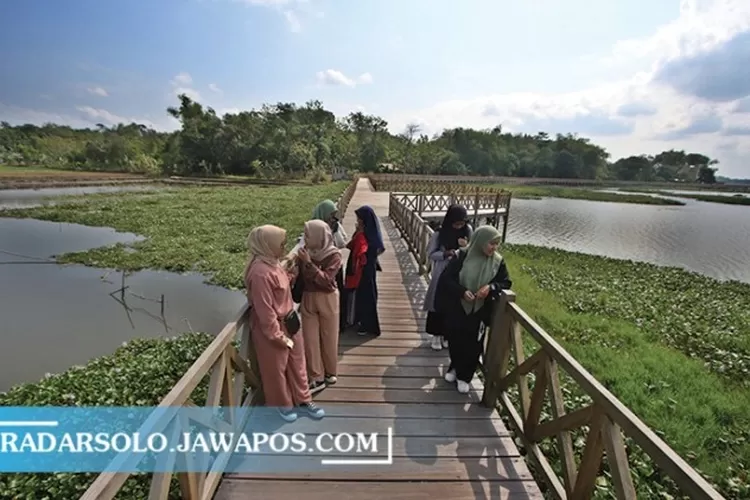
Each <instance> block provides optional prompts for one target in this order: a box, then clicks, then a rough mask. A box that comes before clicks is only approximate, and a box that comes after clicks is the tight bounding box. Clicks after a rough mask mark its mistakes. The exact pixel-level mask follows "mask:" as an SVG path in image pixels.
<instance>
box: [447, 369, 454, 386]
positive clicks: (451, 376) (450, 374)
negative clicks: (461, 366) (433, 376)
mask: <svg viewBox="0 0 750 500" xmlns="http://www.w3.org/2000/svg"><path fill="white" fill-rule="evenodd" d="M445 381H446V382H448V383H450V384H452V383H453V382H455V381H456V372H455V370H451V371H449V372H447V373H446V374H445Z"/></svg>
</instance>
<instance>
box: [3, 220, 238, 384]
mask: <svg viewBox="0 0 750 500" xmlns="http://www.w3.org/2000/svg"><path fill="white" fill-rule="evenodd" d="M134 240H136V237H135V235H132V234H123V233H116V232H115V231H114V230H112V229H106V228H89V227H84V226H79V225H75V224H59V223H52V222H41V221H35V220H17V219H7V218H0V251H1V252H0V318H1V319H2V321H1V322H0V328H2V329H1V330H0V334H1V335H2V346H3V348H2V350H0V391H2V390H7V389H8V388H10V387H11V386H13V385H15V384H18V383H22V382H33V381H36V380H39V379H40V378H41V377H43V376H44V374H45V373H46V372H50V373H56V372H61V371H64V370H66V369H68V368H69V367H71V366H73V365H76V364H85V363H86V362H87V361H89V360H90V359H92V358H95V357H98V356H102V355H105V354H109V353H111V352H112V351H114V350H115V349H116V348H117V347H118V346H120V345H121V344H122V343H123V342H124V341H127V340H130V339H132V338H136V337H157V336H164V335H169V336H172V335H176V334H179V333H181V332H184V331H189V330H190V329H191V328H192V329H193V330H195V331H205V332H211V333H216V332H218V331H220V330H221V328H223V326H224V325H225V324H226V323H227V322H228V321H229V320H230V319H231V318H232V316H233V315H234V314H235V313H236V312H237V311H238V310H239V308H240V307H241V306H242V304H243V303H244V301H245V298H244V296H243V294H242V293H240V292H231V291H229V290H225V289H223V288H220V287H212V286H208V285H205V284H203V283H202V281H203V278H202V277H201V276H197V275H186V276H182V275H177V274H174V273H166V272H155V271H146V272H139V273H135V274H133V275H130V276H127V277H126V279H125V284H126V286H128V288H127V290H126V291H125V294H124V302H125V304H126V305H127V306H128V308H127V309H126V308H125V307H124V306H123V304H122V303H121V302H120V300H121V294H120V293H119V292H118V290H119V289H120V288H121V287H122V285H121V280H122V278H121V274H120V273H117V272H112V273H108V271H107V270H102V269H95V268H87V267H84V266H77V265H73V266H58V265H56V264H45V263H43V260H44V259H48V258H49V257H50V256H51V255H52V254H61V253H65V252H71V251H81V250H85V249H87V248H91V247H99V246H103V245H110V244H113V243H118V242H119V243H127V242H132V241H134ZM3 262H5V263H9V262H14V263H13V264H3ZM18 262H26V264H21V263H18ZM113 292H116V293H113ZM110 294H111V295H110ZM162 294H163V295H164V301H165V307H164V315H163V317H162V314H161V304H160V300H161V296H162Z"/></svg>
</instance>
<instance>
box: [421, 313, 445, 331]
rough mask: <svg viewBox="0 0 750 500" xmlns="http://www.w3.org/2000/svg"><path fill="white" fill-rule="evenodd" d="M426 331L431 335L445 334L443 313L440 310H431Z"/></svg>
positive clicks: (426, 323)
mask: <svg viewBox="0 0 750 500" xmlns="http://www.w3.org/2000/svg"><path fill="white" fill-rule="evenodd" d="M425 331H426V332H427V333H428V334H430V335H436V336H444V335H445V327H444V325H443V315H442V314H440V313H439V312H433V311H429V312H428V313H427V321H425Z"/></svg>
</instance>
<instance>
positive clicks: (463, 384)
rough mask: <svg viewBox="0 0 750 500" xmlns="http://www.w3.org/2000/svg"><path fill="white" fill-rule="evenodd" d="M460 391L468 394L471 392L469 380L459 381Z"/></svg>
mask: <svg viewBox="0 0 750 500" xmlns="http://www.w3.org/2000/svg"><path fill="white" fill-rule="evenodd" d="M457 385H458V392H460V393H461V394H466V393H467V392H469V384H468V383H467V382H464V381H463V380H459V381H458V384H457Z"/></svg>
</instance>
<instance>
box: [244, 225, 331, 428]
mask: <svg viewBox="0 0 750 500" xmlns="http://www.w3.org/2000/svg"><path fill="white" fill-rule="evenodd" d="M247 246H248V250H249V256H248V263H247V267H246V268H245V289H246V291H247V300H248V303H249V305H250V336H251V339H252V342H253V345H254V346H255V350H256V352H257V355H258V365H259V368H260V379H261V383H262V384H263V394H264V395H265V399H266V406H272V407H276V408H278V411H279V413H280V415H281V417H282V418H283V419H284V420H286V421H287V422H293V421H295V420H296V419H297V416H298V412H304V413H306V414H307V415H309V416H310V417H312V418H315V419H321V418H323V416H324V415H325V413H324V412H323V410H322V409H321V408H319V407H318V406H317V405H315V403H314V402H313V401H312V396H311V395H310V388H309V386H308V382H307V366H306V364H305V346H304V340H303V337H302V335H300V334H296V335H294V337H293V338H292V337H291V336H290V335H289V334H288V332H287V331H286V328H285V326H284V321H283V318H285V317H286V316H287V315H288V314H289V313H290V312H291V311H292V310H293V309H294V303H293V302H292V295H291V286H290V281H292V280H293V279H295V277H294V276H293V275H292V274H290V273H289V272H287V270H286V269H287V268H293V267H294V266H288V265H287V264H288V263H286V262H282V260H281V258H282V256H283V255H284V251H285V247H286V231H285V230H284V229H282V228H280V227H276V226H272V225H265V226H260V227H256V228H255V229H253V230H252V231H251V232H250V235H249V236H248V238H247Z"/></svg>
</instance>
